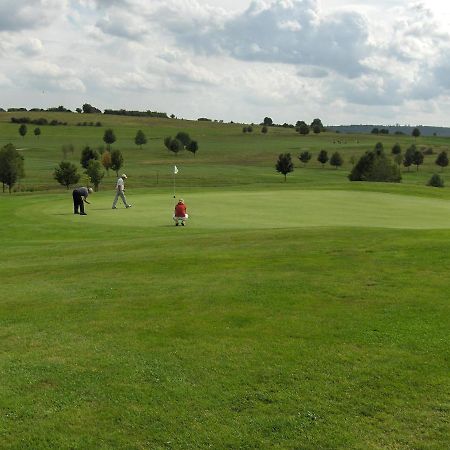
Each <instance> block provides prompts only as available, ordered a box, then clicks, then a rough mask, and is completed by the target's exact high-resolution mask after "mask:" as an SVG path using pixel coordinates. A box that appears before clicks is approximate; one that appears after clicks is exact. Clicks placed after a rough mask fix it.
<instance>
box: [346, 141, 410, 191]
mask: <svg viewBox="0 0 450 450" xmlns="http://www.w3.org/2000/svg"><path fill="white" fill-rule="evenodd" d="M348 178H349V180H350V181H385V182H392V183H398V182H400V180H401V179H402V177H401V175H400V169H399V168H398V166H396V165H395V164H393V163H392V161H391V160H390V159H389V158H388V157H387V156H386V155H385V153H384V151H383V150H380V149H379V148H377V149H375V150H374V151H369V152H366V153H365V154H364V155H363V156H361V158H360V159H359V161H358V162H357V163H356V165H355V166H354V167H353V170H352V171H351V173H350V175H349V176H348Z"/></svg>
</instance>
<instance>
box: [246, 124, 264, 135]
mask: <svg viewBox="0 0 450 450" xmlns="http://www.w3.org/2000/svg"><path fill="white" fill-rule="evenodd" d="M268 131H269V128H268V126H267V125H263V126H262V127H261V133H263V134H267V132H268ZM242 132H243V133H253V126H252V125H245V126H244V127H242Z"/></svg>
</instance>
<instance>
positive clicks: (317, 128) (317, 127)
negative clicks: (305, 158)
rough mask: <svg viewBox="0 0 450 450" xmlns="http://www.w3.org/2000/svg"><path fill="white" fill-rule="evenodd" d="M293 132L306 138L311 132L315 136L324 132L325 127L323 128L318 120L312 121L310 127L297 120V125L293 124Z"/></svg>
mask: <svg viewBox="0 0 450 450" xmlns="http://www.w3.org/2000/svg"><path fill="white" fill-rule="evenodd" d="M295 130H296V131H297V133H299V134H301V135H303V136H306V135H307V134H309V133H310V131H312V132H313V133H315V134H319V133H322V132H323V131H325V127H324V126H323V124H322V121H321V120H320V119H314V120H313V121H312V122H311V124H310V125H308V124H307V123H306V122H305V121H303V120H298V121H297V123H296V124H295Z"/></svg>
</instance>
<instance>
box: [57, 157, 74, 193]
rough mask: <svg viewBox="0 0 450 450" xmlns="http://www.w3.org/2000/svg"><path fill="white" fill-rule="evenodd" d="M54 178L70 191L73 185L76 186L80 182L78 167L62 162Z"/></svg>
mask: <svg viewBox="0 0 450 450" xmlns="http://www.w3.org/2000/svg"><path fill="white" fill-rule="evenodd" d="M53 178H54V179H55V180H56V181H57V182H58V183H59V184H61V185H62V186H66V188H67V189H69V186H70V185H71V184H76V183H78V181H79V180H80V175H79V174H78V170H77V166H76V165H75V164H72V163H71V162H69V161H61V162H60V163H59V166H58V167H56V168H55V171H54V172H53Z"/></svg>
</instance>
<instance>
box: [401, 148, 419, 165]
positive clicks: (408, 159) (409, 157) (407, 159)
mask: <svg viewBox="0 0 450 450" xmlns="http://www.w3.org/2000/svg"><path fill="white" fill-rule="evenodd" d="M416 150H417V148H416V146H415V145H414V144H413V145H411V146H410V147H408V148H407V149H406V151H405V155H404V156H403V165H404V166H405V167H407V168H408V172H409V168H410V167H411V164H412V163H413V155H414V152H415V151H416Z"/></svg>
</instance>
